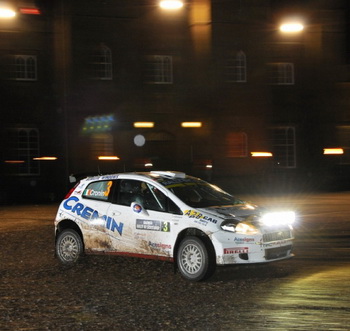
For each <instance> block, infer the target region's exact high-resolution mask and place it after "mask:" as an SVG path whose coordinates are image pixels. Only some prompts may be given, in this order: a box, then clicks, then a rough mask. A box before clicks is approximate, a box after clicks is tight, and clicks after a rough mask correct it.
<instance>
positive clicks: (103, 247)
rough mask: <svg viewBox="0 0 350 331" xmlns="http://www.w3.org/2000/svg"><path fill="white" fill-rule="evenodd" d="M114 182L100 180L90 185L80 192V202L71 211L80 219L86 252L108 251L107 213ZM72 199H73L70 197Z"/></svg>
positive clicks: (109, 245) (109, 243) (109, 247)
mask: <svg viewBox="0 0 350 331" xmlns="http://www.w3.org/2000/svg"><path fill="white" fill-rule="evenodd" d="M114 185H115V182H114V181H111V180H102V181H96V182H92V183H90V184H89V185H88V186H87V187H86V188H85V189H84V191H83V192H82V200H81V202H78V203H77V204H76V205H75V206H74V207H72V211H73V210H75V213H76V214H77V215H79V219H82V220H83V222H82V224H81V226H82V230H83V233H84V245H85V249H86V250H87V251H90V250H91V251H109V250H110V249H111V241H110V236H109V229H108V222H109V220H108V216H107V211H108V209H109V207H110V205H111V197H112V192H113V189H114ZM72 198H74V197H72Z"/></svg>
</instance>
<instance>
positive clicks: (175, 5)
mask: <svg viewBox="0 0 350 331" xmlns="http://www.w3.org/2000/svg"><path fill="white" fill-rule="evenodd" d="M183 5H184V3H183V1H180V0H162V1H160V2H159V6H160V7H161V8H163V9H180V8H182V7H183Z"/></svg>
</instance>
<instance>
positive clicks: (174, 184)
mask: <svg viewBox="0 0 350 331" xmlns="http://www.w3.org/2000/svg"><path fill="white" fill-rule="evenodd" d="M162 184H163V185H164V186H165V187H166V188H167V189H168V190H170V191H171V192H173V193H174V194H175V195H176V196H177V197H178V198H179V199H180V200H182V201H183V202H184V203H186V204H187V205H189V206H190V207H194V208H207V207H214V206H232V205H237V204H243V201H241V200H239V199H237V198H235V197H234V196H232V195H230V194H228V193H226V192H225V191H223V190H221V189H220V188H218V187H217V186H215V185H212V184H209V183H207V182H205V181H202V180H199V179H196V178H191V177H187V178H186V179H183V180H178V181H176V180H172V181H171V183H169V182H168V183H162Z"/></svg>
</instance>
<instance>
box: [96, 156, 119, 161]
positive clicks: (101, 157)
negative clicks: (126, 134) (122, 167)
mask: <svg viewBox="0 0 350 331" xmlns="http://www.w3.org/2000/svg"><path fill="white" fill-rule="evenodd" d="M98 159H99V160H104V161H113V160H119V157H118V156H99V157H98Z"/></svg>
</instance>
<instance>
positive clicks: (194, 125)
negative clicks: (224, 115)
mask: <svg viewBox="0 0 350 331" xmlns="http://www.w3.org/2000/svg"><path fill="white" fill-rule="evenodd" d="M181 126H182V127H183V128H201V127H202V122H182V123H181Z"/></svg>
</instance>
